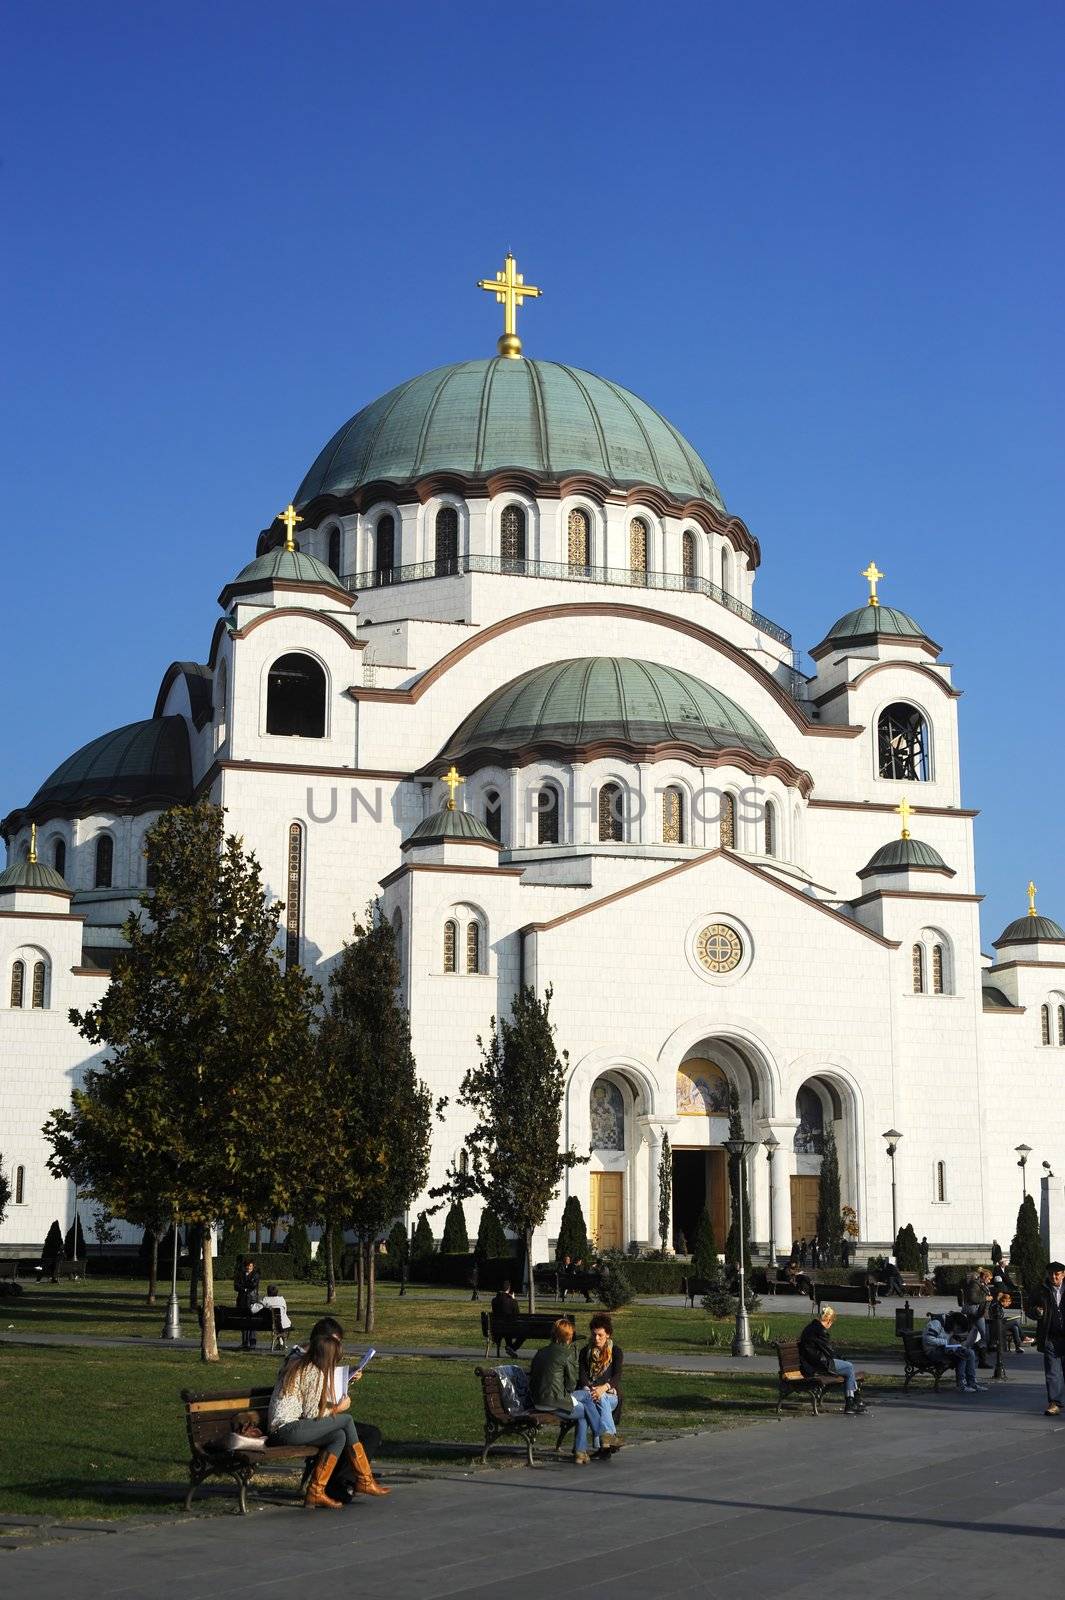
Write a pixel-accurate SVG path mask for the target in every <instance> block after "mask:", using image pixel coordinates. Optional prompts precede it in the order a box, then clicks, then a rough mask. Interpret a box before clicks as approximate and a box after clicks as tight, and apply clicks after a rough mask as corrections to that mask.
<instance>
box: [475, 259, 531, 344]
mask: <svg viewBox="0 0 1065 1600" xmlns="http://www.w3.org/2000/svg"><path fill="white" fill-rule="evenodd" d="M516 266H517V262H516V261H515V260H514V257H513V256H512V255H511V253H510V251H509V250H508V251H507V253H506V256H505V258H504V261H503V270H502V272H497V273H496V275H495V277H494V278H478V280H477V287H478V289H487V290H488V292H489V294H494V295H495V297H496V300H497V302H498V303H499V305H501V306H502V307H503V332H502V335H501V336H500V339H499V342H498V344H497V346H496V348H497V350H498V351H499V354H500V355H501V356H509V357H511V358H512V359H516V358H517V357H518V356H520V355H521V340H520V339H519V338H518V307H519V306H520V305H521V304H522V303H523V302H524V301H525V300H538V299H539V298H540V296H541V295H542V294H543V290H542V289H536V288H534V287H533V285H532V284H531V283H526V282H525V279H524V278H523V277H522V275H521V273H520V272H515V270H514V269H515V267H516Z"/></svg>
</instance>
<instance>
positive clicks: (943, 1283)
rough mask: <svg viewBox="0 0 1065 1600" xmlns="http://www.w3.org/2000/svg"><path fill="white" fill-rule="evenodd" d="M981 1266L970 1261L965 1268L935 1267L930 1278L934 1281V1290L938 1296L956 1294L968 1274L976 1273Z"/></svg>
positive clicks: (981, 1264)
mask: <svg viewBox="0 0 1065 1600" xmlns="http://www.w3.org/2000/svg"><path fill="white" fill-rule="evenodd" d="M981 1266H983V1262H981V1261H970V1262H969V1264H968V1265H967V1266H964V1267H963V1266H956V1265H952V1266H947V1267H935V1268H934V1269H933V1272H932V1276H933V1277H934V1278H935V1280H936V1288H937V1290H938V1291H939V1293H940V1294H957V1292H958V1290H959V1289H960V1288H961V1287H962V1285H963V1284H964V1282H965V1280H966V1278H967V1277H968V1276H969V1274H970V1272H976V1271H978V1270H979V1268H980V1267H981Z"/></svg>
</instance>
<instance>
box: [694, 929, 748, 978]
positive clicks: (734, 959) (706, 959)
mask: <svg viewBox="0 0 1065 1600" xmlns="http://www.w3.org/2000/svg"><path fill="white" fill-rule="evenodd" d="M695 954H696V956H697V958H698V960H699V963H700V965H701V966H704V967H705V968H706V970H707V972H719V973H720V972H732V971H734V970H735V968H736V967H738V966H739V964H740V962H741V961H742V959H743V944H742V941H741V940H740V936H739V934H738V933H737V932H736V930H735V929H734V928H730V927H729V926H728V924H727V923H724V922H711V923H710V924H709V926H708V927H705V928H704V929H703V931H702V932H701V933H700V935H699V937H698V938H697V939H696V941H695Z"/></svg>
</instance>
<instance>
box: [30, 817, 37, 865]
mask: <svg viewBox="0 0 1065 1600" xmlns="http://www.w3.org/2000/svg"><path fill="white" fill-rule="evenodd" d="M30 860H31V861H36V860H37V824H36V823H35V822H31V823H30Z"/></svg>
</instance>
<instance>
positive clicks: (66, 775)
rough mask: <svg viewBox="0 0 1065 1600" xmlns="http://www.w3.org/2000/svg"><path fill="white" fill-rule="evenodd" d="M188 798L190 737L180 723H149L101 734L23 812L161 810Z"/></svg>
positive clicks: (180, 719) (68, 761) (176, 720)
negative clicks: (144, 806) (95, 807)
mask: <svg viewBox="0 0 1065 1600" xmlns="http://www.w3.org/2000/svg"><path fill="white" fill-rule="evenodd" d="M191 795H192V761H191V759H190V752H189V731H188V728H187V726H186V724H185V719H184V717H151V718H149V719H148V720H147V721H145V722H130V723H127V725H126V726H125V727H124V728H115V729H114V730H113V731H112V732H111V733H102V734H101V735H100V736H99V738H97V739H93V740H92V741H91V742H90V743H89V744H86V745H83V746H82V748H81V749H80V750H77V751H75V753H74V754H73V755H72V756H68V757H67V759H66V760H65V761H64V762H63V763H62V765H61V766H58V767H57V768H56V769H55V771H54V772H53V773H52V775H51V777H49V778H46V779H45V781H44V783H42V784H41V787H40V788H39V789H38V790H37V793H36V794H35V795H34V797H33V799H32V800H31V801H30V803H29V805H28V806H27V807H26V810H27V813H28V814H30V815H32V816H47V815H48V814H49V813H51V812H53V811H73V812H79V811H81V812H84V811H85V809H86V808H87V807H88V806H89V805H90V804H98V805H99V806H100V807H101V808H103V809H105V810H108V809H112V808H114V807H117V808H119V809H123V808H125V807H127V806H130V805H136V804H138V803H141V804H143V803H150V802H156V803H158V804H159V805H160V806H164V805H173V804H175V803H180V802H182V801H188V800H189V799H190V797H191Z"/></svg>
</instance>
